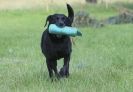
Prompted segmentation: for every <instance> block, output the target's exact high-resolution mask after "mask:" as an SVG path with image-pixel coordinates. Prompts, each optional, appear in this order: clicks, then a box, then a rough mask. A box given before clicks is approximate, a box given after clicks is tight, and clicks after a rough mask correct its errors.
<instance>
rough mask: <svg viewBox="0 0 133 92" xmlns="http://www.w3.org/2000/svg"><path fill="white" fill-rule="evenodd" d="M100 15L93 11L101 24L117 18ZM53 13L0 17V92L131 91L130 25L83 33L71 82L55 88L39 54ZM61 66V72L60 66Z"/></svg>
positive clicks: (77, 40)
mask: <svg viewBox="0 0 133 92" xmlns="http://www.w3.org/2000/svg"><path fill="white" fill-rule="evenodd" d="M97 9H99V7H98V8H95V9H94V10H93V7H92V8H90V11H91V13H93V14H94V15H97V17H99V18H101V17H107V16H111V15H113V14H115V10H112V8H111V9H110V11H112V12H110V11H107V10H105V11H104V9H100V10H97ZM86 10H88V8H87V9H86ZM60 11H63V10H56V12H60ZM76 11H78V9H76ZM100 11H101V12H100ZM102 11H104V14H107V15H104V14H103V13H102ZM51 12H52V13H53V12H54V11H50V12H47V13H46V12H45V11H43V10H41V9H40V10H14V11H0V92H132V91H133V86H132V85H133V62H132V61H133V57H132V56H133V40H132V39H133V31H132V29H133V25H132V24H126V25H110V26H106V27H104V28H98V29H95V28H88V27H86V28H80V30H81V31H82V33H83V37H76V38H75V43H76V45H73V52H72V56H71V62H70V73H71V74H70V77H69V78H67V79H61V80H60V81H56V82H53V83H52V82H51V81H50V79H49V78H48V72H47V68H46V65H45V58H44V56H43V55H42V53H41V50H40V40H41V35H42V32H43V30H44V27H43V26H44V21H45V18H46V16H47V15H48V14H50V13H51ZM58 63H59V68H60V66H61V65H62V60H60V61H59V62H58Z"/></svg>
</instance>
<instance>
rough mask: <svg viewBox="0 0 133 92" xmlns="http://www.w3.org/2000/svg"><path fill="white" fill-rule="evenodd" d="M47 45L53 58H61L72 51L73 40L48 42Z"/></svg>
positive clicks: (48, 51)
mask: <svg viewBox="0 0 133 92" xmlns="http://www.w3.org/2000/svg"><path fill="white" fill-rule="evenodd" d="M45 45H46V50H47V53H48V54H49V56H50V57H51V58H56V59H60V58H63V57H65V56H66V55H68V54H70V53H71V42H63V43H47V44H45Z"/></svg>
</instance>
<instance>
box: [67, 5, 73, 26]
mask: <svg viewBox="0 0 133 92" xmlns="http://www.w3.org/2000/svg"><path fill="white" fill-rule="evenodd" d="M67 10H68V18H69V20H70V22H71V24H72V22H73V19H74V11H73V8H72V7H71V6H70V5H69V4H67Z"/></svg>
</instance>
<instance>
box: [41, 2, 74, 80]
mask: <svg viewBox="0 0 133 92" xmlns="http://www.w3.org/2000/svg"><path fill="white" fill-rule="evenodd" d="M67 9H68V17H67V16H65V15H64V14H54V15H49V16H48V17H47V19H46V24H45V26H46V25H47V22H49V24H48V27H49V25H50V24H56V25H57V26H59V27H64V26H71V25H72V22H73V19H74V12H73V9H72V7H71V6H70V5H69V4H67ZM48 27H47V29H46V30H45V31H44V32H43V35H42V39H41V49H42V53H43V54H44V56H45V57H46V63H47V68H48V72H49V77H50V78H51V77H53V71H54V73H55V75H56V76H57V77H58V78H59V76H61V77H68V76H69V62H70V56H71V52H72V44H71V40H70V37H69V36H66V35H55V34H50V33H49V31H48ZM61 58H64V65H63V67H62V68H61V69H60V72H59V73H58V70H57V60H58V59H61Z"/></svg>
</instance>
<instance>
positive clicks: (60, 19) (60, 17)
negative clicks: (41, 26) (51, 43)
mask: <svg viewBox="0 0 133 92" xmlns="http://www.w3.org/2000/svg"><path fill="white" fill-rule="evenodd" d="M67 10H68V16H65V15H64V14H54V15H49V16H48V17H47V19H46V23H45V26H46V25H47V22H49V24H48V26H49V25H50V24H56V25H57V26H58V27H64V26H71V25H72V22H73V19H74V11H73V9H72V7H71V6H70V5H69V4H67Z"/></svg>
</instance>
